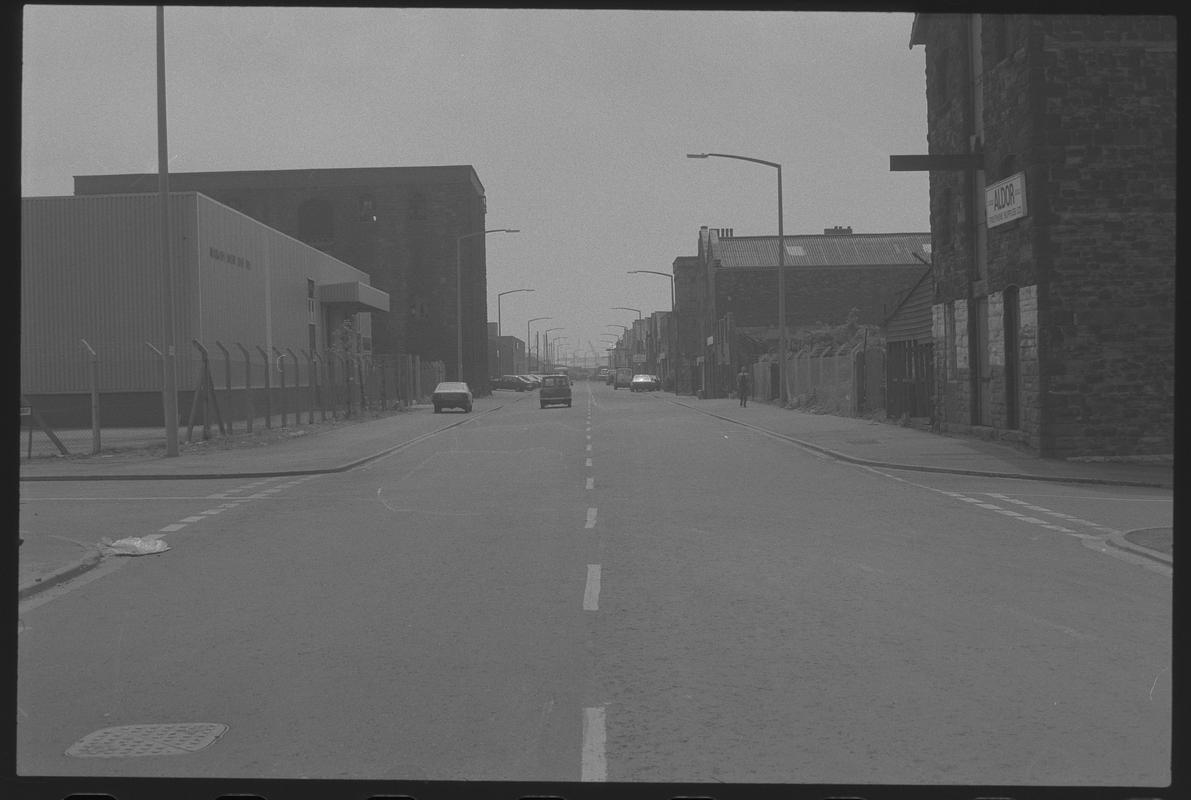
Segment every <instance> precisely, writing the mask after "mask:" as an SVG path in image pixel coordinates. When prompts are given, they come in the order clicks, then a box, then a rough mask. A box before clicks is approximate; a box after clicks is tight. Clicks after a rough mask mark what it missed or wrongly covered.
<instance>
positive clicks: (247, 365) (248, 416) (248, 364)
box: [236, 342, 256, 433]
mask: <svg viewBox="0 0 1191 800" xmlns="http://www.w3.org/2000/svg"><path fill="white" fill-rule="evenodd" d="M236 347H238V348H240V352H241V353H243V354H244V400H245V401H246V402H245V404H244V418H245V420H246V421H247V423H248V432H249V433H252V420H253V418H254V417H255V416H256V411H254V410H253V405H252V356H251V355H250V354H249V352H248V348H246V347H245V346H244V345H242V344H240V343H239V342H236Z"/></svg>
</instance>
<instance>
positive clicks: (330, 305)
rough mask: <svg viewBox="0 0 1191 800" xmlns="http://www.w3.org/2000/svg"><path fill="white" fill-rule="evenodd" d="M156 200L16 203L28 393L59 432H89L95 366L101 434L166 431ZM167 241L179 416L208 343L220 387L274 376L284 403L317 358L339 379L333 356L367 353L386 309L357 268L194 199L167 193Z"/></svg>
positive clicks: (256, 384) (255, 384) (257, 383)
mask: <svg viewBox="0 0 1191 800" xmlns="http://www.w3.org/2000/svg"><path fill="white" fill-rule="evenodd" d="M160 202H161V200H160V197H159V195H157V194H123V195H96V196H85V197H80V196H75V197H34V198H23V199H22V201H21V345H20V357H21V380H20V383H21V393H22V395H23V396H24V397H26V398H27V399H28V400H29V401H30V402H31V403H32V405H33V407H34V408H36V409H37V410H38V412H39V413H40V414H41V416H42V417H44V418H45V419H46V421H47V422H49V423H50V424H51V425H53V426H55V427H86V426H88V425H90V392H91V375H92V360H93V359H94V360H95V362H97V366H98V369H97V374H98V376H99V391H100V392H101V393H102V396H103V403H102V414H103V423H104V424H105V425H110V426H156V425H161V424H162V423H163V417H162V387H163V379H164V372H163V359H162V357H161V352H164V348H165V319H166V298H167V293H166V271H165V264H164V260H163V258H162V254H161V213H160V209H161V206H160ZM169 240H170V249H171V253H170V258H171V260H172V263H173V276H174V277H173V281H172V284H173V285H172V289H173V291H172V296H173V309H174V311H173V316H174V329H175V338H174V342H175V347H176V353H177V359H176V370H177V374H176V376H175V380H176V386H177V387H178V389H179V390H180V393H179V398H180V401H179V409H180V411H184V410H185V409H186V408H187V407H188V406H187V404H188V402H189V400H190V398H191V397H192V393H193V390H194V388H195V386H196V385H197V381H198V377H199V375H200V371H201V369H202V365H203V355H202V350H201V349H200V346H201V347H202V348H205V349H206V350H207V351H208V352H209V354H210V361H214V362H215V364H216V365H217V367H216V368H215V369H213V371H215V372H216V374H217V375H218V381H219V388H220V389H223V388H224V387H225V386H226V385H229V384H230V385H231V386H232V387H233V388H239V389H244V388H246V387H252V388H253V389H254V390H256V391H257V392H258V393H259V392H263V391H264V389H263V387H264V385H265V380H266V377H265V376H266V375H268V379H269V385H270V386H271V387H274V388H273V391H272V393H271V397H273V396H276V398H275V399H276V400H277V401H278V402H284V400H285V398H284V397H281V396H280V395H278V394H277V393H278V392H279V391H280V389H279V387H280V385H281V381H282V379H283V378H288V380H289V383H290V386H291V389H292V387H294V386H296V385H298V384H301V385H302V386H306V385H308V384H309V382H310V377H311V369H310V368H311V365H312V364H315V363H318V361H319V360H320V359H321V361H322V363H323V364H324V365H325V367H326V368H327V369H331V370H333V369H334V363H333V362H335V361H336V359H335V358H334V357H332V354H333V353H334V354H339V355H340V356H343V357H348V358H358V357H362V356H366V355H367V354H368V353H369V351H370V347H371V345H370V342H371V339H372V323H371V315H372V314H374V313H384V312H386V311H387V310H388V308H389V297H388V295H387V294H386V293H385V292H383V291H380V290H378V289H376V288H375V287H373V286H371V285H370V284H369V277H368V275H367V274H366V273H365V272H363V271H362V270H359V269H356V268H355V267H352V266H350V265H348V264H346V263H344V262H343V261H340V260H339V259H336V258H333V257H332V256H330V255H328V254H326V253H324V252H321V251H319V250H317V249H315V248H313V247H311V246H309V245H307V244H303V243H302V242H300V241H298V240H297V239H294V238H292V237H290V236H287V235H286V234H284V233H281V232H279V231H276V230H273V229H271V228H269V227H268V226H266V225H264V224H262V223H260V222H258V221H257V220H254V219H252V218H251V217H249V216H247V215H245V214H243V213H241V212H239V211H236V210H235V209H232V208H229V207H228V206H225V205H223V204H221V203H219V202H216V201H215V200H213V199H211V198H209V197H206V196H204V195H202V194H199V193H197V192H190V191H188V192H175V193H172V194H171V195H170V197H169ZM196 343H197V344H196ZM225 351H226V354H225ZM92 354H94V355H92ZM342 363H346V362H342ZM325 376H326V373H325V372H324V377H325ZM331 377H332V378H333V372H332V374H331ZM239 394H243V393H242V392H241V393H239ZM229 399H230V398H229ZM263 406H264V403H263V401H262V398H259V396H258V402H257V408H261V407H263Z"/></svg>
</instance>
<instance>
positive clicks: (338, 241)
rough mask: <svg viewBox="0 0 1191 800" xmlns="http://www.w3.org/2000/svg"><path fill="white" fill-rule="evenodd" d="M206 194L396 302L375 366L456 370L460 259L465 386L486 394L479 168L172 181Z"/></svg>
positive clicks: (126, 178)
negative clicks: (406, 360)
mask: <svg viewBox="0 0 1191 800" xmlns="http://www.w3.org/2000/svg"><path fill="white" fill-rule="evenodd" d="M169 180H170V190H171V191H179V192H181V191H189V192H201V193H203V194H205V195H207V196H209V197H212V198H214V199H215V200H217V201H219V202H220V203H223V204H225V205H227V206H231V207H232V208H234V209H236V210H238V211H241V212H242V213H244V214H247V215H248V216H249V217H252V218H253V219H256V220H258V221H260V222H263V223H264V224H265V225H268V226H269V227H271V228H274V229H276V230H278V231H281V232H282V233H285V234H288V235H290V236H293V237H294V238H295V239H298V240H300V241H302V242H305V243H307V244H309V245H311V246H313V247H315V248H317V249H319V250H322V251H323V252H325V253H327V254H328V255H331V256H334V257H335V258H337V259H340V260H341V261H344V262H346V263H348V264H351V265H352V266H354V267H356V268H358V269H360V270H363V271H364V272H366V273H367V274H368V275H369V277H370V280H371V284H372V285H373V286H374V287H376V288H377V289H380V290H381V291H383V292H386V293H387V294H388V295H389V297H390V299H391V304H390V310H389V311H388V312H387V313H376V314H374V315H373V335H372V338H371V342H369V343H368V344H369V345H370V346H371V348H372V351H373V353H374V354H375V355H376V356H377V357H378V359H381V358H383V357H384V356H387V355H395V354H398V353H407V354H410V355H417V356H419V357H421V359H422V360H423V361H442V362H443V363H444V364H445V365H446V374H447V376H448V377H449V378H451V379H454V377H455V375H456V374H457V371H456V361H457V355H456V344H457V337H456V330H457V314H456V306H457V297H456V280H455V273H456V259H457V256H458V259H459V263H460V271H461V272H462V282H461V283H462V307H463V326H462V327H463V361H464V364H463V379H464V380H466V381H467V382H468V383H469V384H470V385H471V386H472V390H473V391H475V392H477V393H486V392H487V391H488V358H487V355H488V353H487V351H488V336H487V321H488V311H487V306H488V295H487V291H488V290H487V270H486V266H485V263H486V262H485V242H484V240H485V237H484V236H482V235H481V236H470V237H469V238H467V239H464V240H462V241H460V240H459V237H461V236H465V235H468V234H472V233H475V232H477V231H483V230H484V227H485V226H484V220H485V213H486V203H485V196H484V187H483V185H482V184H481V183H480V179H479V177H478V176H477V175H476V171H475V169H474V168H473V167H471V166H440V167H380V168H360V169H301V170H269V171H249V172H190V173H174V174H171V175H170V177H169ZM156 186H157V175H156V174H155V173H154V174H138V175H90V176H76V177H75V194H76V195H94V194H124V193H135V192H145V191H154V190H155V188H156Z"/></svg>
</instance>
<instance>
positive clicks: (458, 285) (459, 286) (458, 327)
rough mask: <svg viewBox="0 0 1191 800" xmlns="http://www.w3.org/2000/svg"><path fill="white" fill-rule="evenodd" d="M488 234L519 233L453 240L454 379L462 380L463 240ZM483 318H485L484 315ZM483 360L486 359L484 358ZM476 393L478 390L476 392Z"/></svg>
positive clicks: (505, 230)
mask: <svg viewBox="0 0 1191 800" xmlns="http://www.w3.org/2000/svg"><path fill="white" fill-rule="evenodd" d="M489 233H521V231H520V230H518V229H517V228H491V229H489V230H486V231H476V232H475V233H465V234H463V235H462V236H457V237H456V238H455V358H456V362H455V363H456V366H455V379H456V380H459V381H462V380H463V281H462V279H461V276H462V274H463V269H462V263H463V255H462V254H463V240H464V239H470V238H471V237H473V236H485V235H487V234H489ZM485 316H487V315H486V314H485ZM485 358H487V357H486V356H485ZM477 391H478V390H477Z"/></svg>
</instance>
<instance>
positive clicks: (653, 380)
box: [629, 375, 662, 392]
mask: <svg viewBox="0 0 1191 800" xmlns="http://www.w3.org/2000/svg"><path fill="white" fill-rule="evenodd" d="M660 388H662V382H661V381H660V380H658V376H657V375H634V376H633V380H632V381H630V382H629V389H631V390H632V391H634V392H653V391H656V390H658V389H660Z"/></svg>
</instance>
